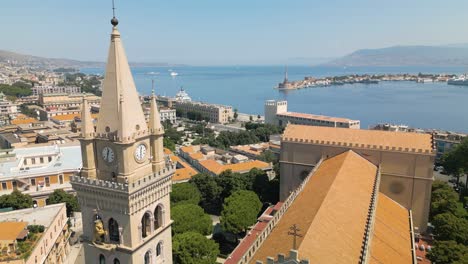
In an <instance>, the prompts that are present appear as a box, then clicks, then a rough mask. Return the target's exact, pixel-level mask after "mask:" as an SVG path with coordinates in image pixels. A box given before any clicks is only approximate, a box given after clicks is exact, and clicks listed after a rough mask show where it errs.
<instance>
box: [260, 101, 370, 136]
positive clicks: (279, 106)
mask: <svg viewBox="0 0 468 264" xmlns="http://www.w3.org/2000/svg"><path fill="white" fill-rule="evenodd" d="M265 123H267V124H273V125H277V126H286V125H287V124H300V125H309V126H327V127H343V128H355V129H359V128H360V126H361V122H360V121H359V120H352V119H348V118H341V117H331V116H323V115H313V114H305V113H296V112H288V102H287V101H275V100H267V101H266V102H265Z"/></svg>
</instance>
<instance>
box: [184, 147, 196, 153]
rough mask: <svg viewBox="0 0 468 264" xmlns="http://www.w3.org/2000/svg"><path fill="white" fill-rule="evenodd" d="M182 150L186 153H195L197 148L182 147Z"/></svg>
mask: <svg viewBox="0 0 468 264" xmlns="http://www.w3.org/2000/svg"><path fill="white" fill-rule="evenodd" d="M180 150H182V151H183V152H185V153H194V152H195V150H194V149H193V147H192V146H187V147H181V148H180Z"/></svg>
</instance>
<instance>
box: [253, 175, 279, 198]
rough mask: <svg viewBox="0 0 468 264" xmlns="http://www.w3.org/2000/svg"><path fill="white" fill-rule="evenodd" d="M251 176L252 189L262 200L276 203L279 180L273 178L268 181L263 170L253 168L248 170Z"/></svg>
mask: <svg viewBox="0 0 468 264" xmlns="http://www.w3.org/2000/svg"><path fill="white" fill-rule="evenodd" d="M249 174H250V177H252V178H253V181H254V182H253V191H254V192H255V193H256V194H257V195H258V197H259V198H260V200H261V201H262V202H269V203H277V202H278V199H279V181H278V180H277V179H273V180H271V181H270V179H269V178H268V175H267V173H266V172H265V171H263V170H260V169H257V168H253V169H252V170H250V172H249Z"/></svg>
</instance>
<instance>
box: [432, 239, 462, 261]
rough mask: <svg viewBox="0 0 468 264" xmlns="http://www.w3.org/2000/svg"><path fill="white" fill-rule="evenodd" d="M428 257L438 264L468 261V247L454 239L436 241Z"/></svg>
mask: <svg viewBox="0 0 468 264" xmlns="http://www.w3.org/2000/svg"><path fill="white" fill-rule="evenodd" d="M427 258H428V259H429V260H430V261H431V262H432V263H437V264H454V263H458V264H461V263H467V259H468V247H467V246H464V245H462V244H457V242H455V241H453V240H450V241H436V242H435V243H434V246H433V247H432V250H431V251H430V252H429V253H427Z"/></svg>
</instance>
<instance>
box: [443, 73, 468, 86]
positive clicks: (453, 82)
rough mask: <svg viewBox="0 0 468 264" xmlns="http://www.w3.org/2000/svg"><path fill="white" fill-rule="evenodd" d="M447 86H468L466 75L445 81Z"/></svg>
mask: <svg viewBox="0 0 468 264" xmlns="http://www.w3.org/2000/svg"><path fill="white" fill-rule="evenodd" d="M447 84H450V85H464V86H468V76H467V75H466V74H463V75H460V76H458V77H453V78H452V79H449V80H448V81H447Z"/></svg>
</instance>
